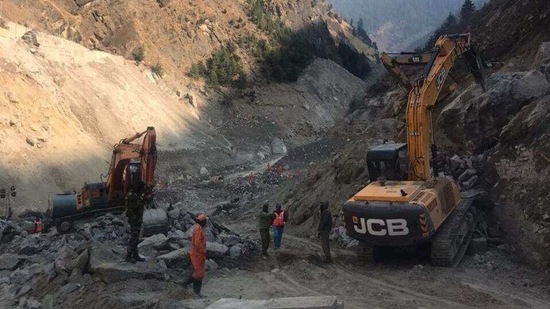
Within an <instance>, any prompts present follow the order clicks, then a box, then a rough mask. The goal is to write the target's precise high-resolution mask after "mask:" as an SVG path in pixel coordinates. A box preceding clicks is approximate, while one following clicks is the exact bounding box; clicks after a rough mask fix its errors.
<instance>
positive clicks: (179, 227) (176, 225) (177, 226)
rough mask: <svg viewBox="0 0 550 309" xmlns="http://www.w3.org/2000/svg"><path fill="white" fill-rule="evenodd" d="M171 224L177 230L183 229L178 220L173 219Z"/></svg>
mask: <svg viewBox="0 0 550 309" xmlns="http://www.w3.org/2000/svg"><path fill="white" fill-rule="evenodd" d="M172 225H173V226H174V228H175V229H176V230H178V231H181V230H183V229H185V228H184V226H183V225H182V224H181V222H179V221H175V222H174V223H173V224H172Z"/></svg>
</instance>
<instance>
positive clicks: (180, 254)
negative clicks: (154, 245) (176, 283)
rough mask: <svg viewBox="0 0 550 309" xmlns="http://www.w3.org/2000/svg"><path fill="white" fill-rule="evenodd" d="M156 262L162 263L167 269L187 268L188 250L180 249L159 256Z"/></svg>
mask: <svg viewBox="0 0 550 309" xmlns="http://www.w3.org/2000/svg"><path fill="white" fill-rule="evenodd" d="M157 261H159V262H160V261H164V262H165V263H166V266H168V267H169V268H187V266H189V263H190V261H189V248H181V249H178V250H174V251H172V252H169V253H166V254H163V255H160V256H158V257H157Z"/></svg>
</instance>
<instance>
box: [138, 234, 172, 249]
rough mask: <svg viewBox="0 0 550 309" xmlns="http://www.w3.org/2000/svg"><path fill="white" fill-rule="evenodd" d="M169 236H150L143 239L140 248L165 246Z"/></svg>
mask: <svg viewBox="0 0 550 309" xmlns="http://www.w3.org/2000/svg"><path fill="white" fill-rule="evenodd" d="M167 241H168V238H167V237H166V236H164V234H155V235H153V236H149V237H147V238H145V239H144V240H143V241H141V242H140V243H139V245H138V248H143V247H148V246H152V247H153V248H162V247H165V245H166V242H167Z"/></svg>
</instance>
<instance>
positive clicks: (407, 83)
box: [380, 52, 434, 91]
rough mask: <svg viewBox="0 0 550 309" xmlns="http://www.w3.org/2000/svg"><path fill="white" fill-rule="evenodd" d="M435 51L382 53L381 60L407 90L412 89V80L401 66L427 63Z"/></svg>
mask: <svg viewBox="0 0 550 309" xmlns="http://www.w3.org/2000/svg"><path fill="white" fill-rule="evenodd" d="M433 54H434V53H433V52H426V53H407V52H402V53H382V55H381V56H380V61H382V64H383V65H384V67H385V68H386V70H388V72H390V74H391V75H392V76H393V77H394V78H395V79H396V80H397V81H398V82H399V83H400V84H401V86H403V87H405V89H407V91H411V90H412V88H413V83H412V81H411V80H410V79H409V78H408V77H407V75H405V73H404V72H403V70H401V66H403V65H426V64H428V63H429V62H430V59H432V58H433Z"/></svg>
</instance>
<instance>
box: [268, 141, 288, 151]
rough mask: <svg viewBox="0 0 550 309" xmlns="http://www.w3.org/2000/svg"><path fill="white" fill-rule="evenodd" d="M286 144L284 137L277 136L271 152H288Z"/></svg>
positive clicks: (272, 143)
mask: <svg viewBox="0 0 550 309" xmlns="http://www.w3.org/2000/svg"><path fill="white" fill-rule="evenodd" d="M286 152H287V149H286V145H285V143H284V142H283V140H282V139H280V138H278V137H275V138H274V139H273V140H272V141H271V153H273V154H286Z"/></svg>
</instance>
